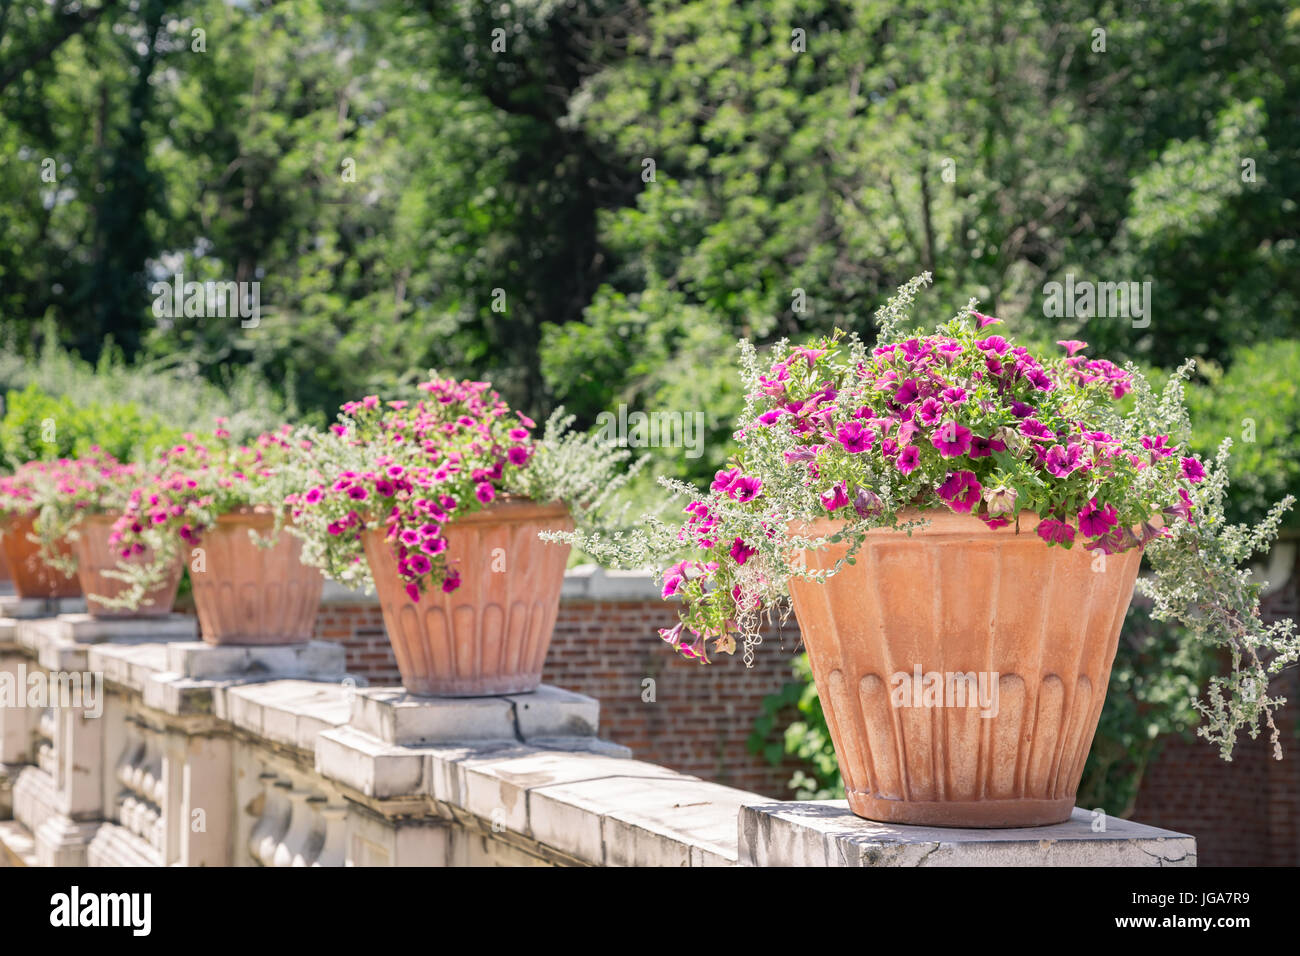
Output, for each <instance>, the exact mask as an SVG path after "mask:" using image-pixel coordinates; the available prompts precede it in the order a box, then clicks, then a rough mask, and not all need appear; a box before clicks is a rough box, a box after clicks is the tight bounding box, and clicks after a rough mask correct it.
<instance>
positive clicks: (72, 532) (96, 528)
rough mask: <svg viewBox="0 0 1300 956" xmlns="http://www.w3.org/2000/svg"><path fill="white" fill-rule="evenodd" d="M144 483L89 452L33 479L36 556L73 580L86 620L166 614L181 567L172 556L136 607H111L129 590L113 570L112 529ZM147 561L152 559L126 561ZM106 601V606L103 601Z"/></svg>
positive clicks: (139, 475) (141, 476) (140, 473)
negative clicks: (158, 580) (79, 592)
mask: <svg viewBox="0 0 1300 956" xmlns="http://www.w3.org/2000/svg"><path fill="white" fill-rule="evenodd" d="M144 480H145V472H144V470H143V469H142V468H141V467H140V466H139V465H135V464H123V463H122V462H119V461H118V460H117V459H116V458H114V457H113V456H112V455H107V454H104V453H102V452H101V451H100V450H99V449H98V448H93V449H91V450H90V452H89V453H88V454H87V456H85V457H82V458H76V459H71V460H67V459H65V460H63V461H61V462H57V463H55V465H54V466H51V467H47V468H45V469H43V470H42V471H41V472H40V474H39V475H38V476H37V477H36V478H35V480H34V481H33V491H32V504H33V506H34V507H35V508H36V509H37V511H38V518H37V521H36V529H37V530H36V537H37V538H38V539H39V541H40V545H39V547H40V558H41V560H43V561H44V562H45V563H46V564H47V565H49V566H50V567H53V568H55V569H57V570H58V571H60V572H62V573H63V574H66V575H69V576H75V577H76V579H77V581H78V583H79V585H80V588H81V591H82V593H83V594H85V596H86V610H87V611H88V612H89V614H90V615H91V616H92V617H123V616H132V617H158V616H163V615H166V614H169V613H170V612H171V609H172V604H173V602H174V601H175V599H176V589H177V587H178V586H179V585H180V579H181V573H182V571H183V566H182V562H181V558H180V555H176V556H175V558H174V559H173V560H172V561H171V563H170V564H169V565H168V566H167V571H166V574H165V575H164V576H163V577H162V579H161V581H160V582H159V584H158V585H157V586H156V587H154V588H152V589H151V590H150V591H148V592H147V593H145V594H144V595H143V596H142V598H141V600H140V601H139V602H138V606H136V607H127V606H124V605H122V604H120V603H116V602H115V599H118V598H121V597H122V596H123V594H124V593H125V592H127V591H128V590H129V589H130V585H129V584H128V583H127V580H126V575H125V574H124V573H123V572H121V571H119V570H118V567H117V566H118V564H119V562H120V561H121V560H123V556H122V555H121V554H120V552H119V549H118V548H117V547H116V546H115V545H114V544H113V543H112V541H111V538H112V533H113V526H114V524H115V523H116V522H117V519H118V518H119V517H121V515H122V512H123V510H124V509H125V507H126V504H127V501H128V499H129V497H130V495H131V492H132V490H133V489H135V488H136V487H137V486H139V485H140V484H141V483H142V482H143V481H144ZM127 560H128V561H133V562H135V563H148V562H149V561H151V560H152V555H151V553H149V552H148V551H147V550H146V552H145V553H144V554H142V555H138V556H133V557H131V558H128V559H127ZM105 601H108V602H110V603H105Z"/></svg>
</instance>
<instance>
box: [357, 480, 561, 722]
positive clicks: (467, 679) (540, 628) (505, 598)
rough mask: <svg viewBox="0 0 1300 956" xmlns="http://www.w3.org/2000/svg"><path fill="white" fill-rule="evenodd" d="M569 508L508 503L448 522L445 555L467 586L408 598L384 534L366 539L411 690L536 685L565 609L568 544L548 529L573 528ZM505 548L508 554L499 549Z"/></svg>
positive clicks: (463, 693)
mask: <svg viewBox="0 0 1300 956" xmlns="http://www.w3.org/2000/svg"><path fill="white" fill-rule="evenodd" d="M572 529H573V521H572V520H571V519H570V517H569V512H568V509H567V508H565V506H564V505H562V504H536V503H533V502H529V501H519V502H504V503H499V504H496V505H493V506H492V507H490V508H485V509H484V510H483V511H479V512H476V513H475V514H472V515H468V516H466V517H464V518H458V519H456V520H455V521H453V522H451V523H450V524H448V525H447V527H446V529H445V532H444V534H445V535H446V538H447V551H446V552H445V553H446V556H447V560H448V564H449V566H452V567H458V568H459V569H460V572H461V581H462V584H461V586H460V587H459V588H457V589H456V590H455V591H452V592H451V593H450V594H446V593H443V592H442V591H441V590H436V589H435V590H431V591H428V592H426V593H425V594H422V595H421V596H420V600H419V603H415V602H413V601H412V600H411V599H410V597H408V596H407V594H406V591H405V589H404V587H403V583H402V580H401V578H400V576H399V575H398V573H397V556H396V555H395V554H394V553H393V549H392V547H391V546H390V545H389V544H388V543H387V542H385V541H384V538H383V532H381V531H369V532H366V534H365V535H364V537H363V539H362V540H363V543H364V544H365V548H366V558H367V559H368V560H369V562H370V571H371V574H372V575H373V576H374V579H375V589H376V590H377V591H378V593H379V605H380V608H381V609H382V611H383V614H384V628H385V630H387V631H388V639H389V640H390V641H391V642H392V645H393V653H394V655H395V656H396V657H397V668H398V670H399V671H401V674H402V685H403V686H404V687H405V688H406V690H407V691H408V692H410V693H412V694H423V695H430V696H441V697H485V696H490V695H494V694H517V693H524V692H527V691H532V690H536V689H537V685H538V684H539V683H541V680H542V664H543V662H544V661H545V660H546V652H547V650H548V649H549V648H550V646H551V630H552V628H554V627H555V618H556V615H557V614H558V613H559V606H560V588H561V587H562V586H563V584H564V566H565V563H566V561H567V560H568V557H569V547H568V545H561V544H548V543H547V542H544V541H542V540H541V539H539V538H538V537H537V533H538V532H539V531H545V530H553V531H570V530H572ZM498 549H500V550H498Z"/></svg>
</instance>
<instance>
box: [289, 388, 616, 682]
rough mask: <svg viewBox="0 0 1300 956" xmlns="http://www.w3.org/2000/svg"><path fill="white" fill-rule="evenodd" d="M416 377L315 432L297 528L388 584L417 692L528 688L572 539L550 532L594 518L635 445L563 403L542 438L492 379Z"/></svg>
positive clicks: (314, 547)
mask: <svg viewBox="0 0 1300 956" xmlns="http://www.w3.org/2000/svg"><path fill="white" fill-rule="evenodd" d="M419 390H420V392H421V393H422V394H421V397H419V398H418V399H416V400H414V401H407V400H393V401H389V402H381V401H380V400H379V398H378V397H376V396H370V397H367V398H365V399H363V400H361V401H358V402H350V403H348V404H346V405H344V406H343V409H342V414H341V415H340V416H339V420H338V422H337V423H336V424H334V425H333V426H331V428H330V430H329V431H328V432H326V433H324V434H318V433H315V432H311V431H308V432H305V433H304V435H305V438H306V441H307V442H309V443H310V446H311V448H310V451H304V452H303V453H302V454H301V455H299V456H298V457H299V476H298V478H297V479H296V480H295V484H296V485H297V491H296V492H295V493H293V494H292V495H291V496H290V498H289V504H290V506H291V508H292V509H293V510H292V518H293V524H292V527H291V530H292V532H293V533H294V534H297V535H299V536H301V537H302V539H303V541H304V557H305V560H307V561H309V562H312V563H314V564H317V565H319V566H320V567H321V568H322V569H324V570H325V572H326V573H327V574H329V575H330V576H332V577H334V578H336V579H337V580H339V581H341V582H342V583H344V584H348V585H353V586H361V587H364V588H366V589H369V588H371V587H373V588H374V589H375V590H376V591H377V592H378V597H379V603H380V607H381V609H382V612H383V616H384V626H385V628H386V630H387V632H388V637H389V640H390V641H391V642H392V645H393V652H394V655H395V657H396V659H397V665H398V669H399V670H400V672H401V675H402V684H403V686H404V687H405V688H406V690H407V691H408V692H410V693H412V694H420V695H439V696H455V697H474V696H486V695H494V694H510V693H522V692H527V691H532V690H534V689H535V688H536V687H537V685H538V683H539V682H540V681H541V673H542V664H543V661H544V660H545V658H546V652H547V649H548V648H549V647H550V643H551V629H552V627H553V626H554V624H555V618H556V615H557V613H558V608H559V599H560V588H561V585H562V584H563V578H564V568H565V560H566V558H567V555H568V549H567V548H553V547H547V546H545V545H544V544H543V542H541V541H540V540H539V538H538V535H539V532H541V531H544V530H555V531H563V530H567V529H572V528H573V527H574V523H573V522H574V519H575V518H577V519H579V520H581V521H583V522H584V525H585V526H587V527H593V528H594V527H595V526H596V522H597V521H598V518H597V516H598V515H600V514H602V513H604V514H608V513H607V512H605V511H604V509H603V508H602V506H603V505H604V504H605V503H606V502H607V501H608V500H609V498H610V497H611V496H612V495H613V494H614V493H615V492H616V491H617V490H618V489H619V488H620V487H621V486H622V484H623V482H624V481H626V479H627V478H628V477H629V476H630V474H631V472H630V471H629V472H626V473H624V474H621V475H616V474H615V469H616V467H617V466H618V464H619V463H621V462H622V461H623V460H624V459H625V458H626V457H628V455H627V453H626V452H615V453H612V454H611V453H610V452H609V451H608V450H606V449H603V448H600V447H598V446H597V445H596V443H595V442H594V441H592V440H589V439H586V438H585V437H579V436H575V435H572V434H567V433H566V430H567V427H568V424H569V423H570V422H571V419H565V418H563V417H562V415H561V414H560V413H557V415H556V416H555V417H553V418H552V420H551V422H550V423H548V428H547V434H546V437H545V438H544V439H543V440H542V441H540V442H538V441H535V440H534V439H533V437H532V429H533V428H534V423H533V421H532V420H531V419H529V418H528V417H526V416H524V415H521V414H519V413H517V412H514V411H512V410H511V409H510V408H509V406H507V405H506V403H505V402H503V401H502V400H501V398H500V396H499V395H498V394H497V393H496V392H495V391H493V390H492V389H491V386H490V385H489V384H488V383H487V382H471V381H455V380H453V379H449V378H438V377H436V376H433V377H431V379H430V380H429V381H426V382H424V383H423V384H421V385H420V386H419Z"/></svg>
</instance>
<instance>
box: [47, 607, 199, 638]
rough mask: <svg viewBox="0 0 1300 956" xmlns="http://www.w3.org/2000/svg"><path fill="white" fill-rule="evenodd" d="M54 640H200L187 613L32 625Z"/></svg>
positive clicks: (76, 617)
mask: <svg viewBox="0 0 1300 956" xmlns="http://www.w3.org/2000/svg"><path fill="white" fill-rule="evenodd" d="M30 623H31V625H32V626H39V627H41V628H42V629H44V630H46V631H48V632H49V633H50V634H52V635H53V636H54V637H55V638H58V639H62V640H65V641H73V642H75V643H86V644H94V643H98V642H100V641H111V640H118V639H126V640H151V641H192V640H194V639H195V638H197V637H198V633H199V622H198V619H197V618H194V617H191V616H190V615H188V614H167V615H164V616H161V617H146V618H131V617H91V616H90V615H89V614H85V613H80V614H60V615H59V616H58V617H55V618H52V619H44V620H40V621H32V622H30Z"/></svg>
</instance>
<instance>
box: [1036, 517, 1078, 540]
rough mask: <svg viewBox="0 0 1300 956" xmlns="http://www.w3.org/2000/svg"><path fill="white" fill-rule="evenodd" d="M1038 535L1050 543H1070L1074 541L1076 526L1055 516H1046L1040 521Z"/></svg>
mask: <svg viewBox="0 0 1300 956" xmlns="http://www.w3.org/2000/svg"><path fill="white" fill-rule="evenodd" d="M1037 532H1038V536H1039V537H1040V538H1042V539H1043V540H1044V541H1046V542H1047V543H1048V544H1061V545H1070V544H1073V543H1074V528H1073V527H1072V526H1071V525H1069V524H1068V523H1067V522H1064V521H1057V520H1056V519H1055V518H1044V519H1043V520H1042V521H1040V522H1038V528H1037Z"/></svg>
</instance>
